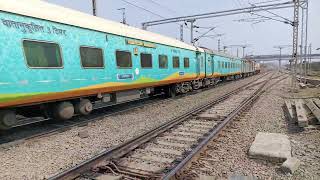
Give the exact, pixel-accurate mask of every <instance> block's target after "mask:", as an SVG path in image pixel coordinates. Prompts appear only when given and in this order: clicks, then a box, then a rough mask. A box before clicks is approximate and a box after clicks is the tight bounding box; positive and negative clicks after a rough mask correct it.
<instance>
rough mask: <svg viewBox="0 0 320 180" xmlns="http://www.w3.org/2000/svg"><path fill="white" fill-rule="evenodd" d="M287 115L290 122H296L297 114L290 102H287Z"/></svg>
mask: <svg viewBox="0 0 320 180" xmlns="http://www.w3.org/2000/svg"><path fill="white" fill-rule="evenodd" d="M285 108H286V114H287V116H288V118H289V120H290V121H294V122H295V121H296V114H295V112H294V110H293V106H292V102H291V101H290V100H287V101H285Z"/></svg>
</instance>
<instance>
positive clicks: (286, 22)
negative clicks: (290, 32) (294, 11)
mask: <svg viewBox="0 0 320 180" xmlns="http://www.w3.org/2000/svg"><path fill="white" fill-rule="evenodd" d="M251 14H253V15H255V16H260V17H262V18H266V19H269V20H273V21H278V22H282V23H285V24H290V22H288V21H282V20H279V19H275V18H271V17H268V16H263V15H260V14H256V13H253V12H251Z"/></svg>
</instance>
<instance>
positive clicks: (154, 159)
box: [130, 153, 175, 164]
mask: <svg viewBox="0 0 320 180" xmlns="http://www.w3.org/2000/svg"><path fill="white" fill-rule="evenodd" d="M130 158H137V159H142V160H146V161H151V162H160V163H167V164H169V163H172V162H173V161H174V160H175V159H170V158H164V157H159V156H154V155H152V154H140V153H137V154H132V155H130Z"/></svg>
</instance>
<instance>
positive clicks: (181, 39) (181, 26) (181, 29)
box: [180, 24, 184, 42]
mask: <svg viewBox="0 0 320 180" xmlns="http://www.w3.org/2000/svg"><path fill="white" fill-rule="evenodd" d="M180 41H182V42H184V40H183V24H181V25H180Z"/></svg>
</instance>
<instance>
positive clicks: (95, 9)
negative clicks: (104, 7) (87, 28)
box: [92, 0, 97, 16]
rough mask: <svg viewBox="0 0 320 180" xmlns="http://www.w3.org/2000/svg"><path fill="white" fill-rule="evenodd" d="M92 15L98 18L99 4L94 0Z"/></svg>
mask: <svg viewBox="0 0 320 180" xmlns="http://www.w3.org/2000/svg"><path fill="white" fill-rule="evenodd" d="M92 13H93V15H94V16H97V3H96V0H92Z"/></svg>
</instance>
